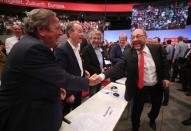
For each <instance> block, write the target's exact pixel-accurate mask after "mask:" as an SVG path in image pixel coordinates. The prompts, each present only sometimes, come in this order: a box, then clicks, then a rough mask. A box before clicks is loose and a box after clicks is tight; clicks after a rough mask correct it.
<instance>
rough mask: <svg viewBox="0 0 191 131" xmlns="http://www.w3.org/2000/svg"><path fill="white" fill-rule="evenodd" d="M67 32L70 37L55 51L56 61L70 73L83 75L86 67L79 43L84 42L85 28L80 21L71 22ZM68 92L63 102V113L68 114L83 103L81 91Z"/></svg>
mask: <svg viewBox="0 0 191 131" xmlns="http://www.w3.org/2000/svg"><path fill="white" fill-rule="evenodd" d="M66 34H67V37H68V40H67V42H66V43H64V44H61V45H59V46H58V47H57V48H56V49H55V51H54V54H55V57H56V61H57V62H58V63H59V64H60V65H61V67H62V68H63V69H64V70H66V71H67V72H68V73H70V74H73V75H75V76H80V77H83V76H84V69H83V64H82V60H81V57H80V54H79V47H80V46H79V44H80V43H81V42H82V38H83V28H82V26H81V25H80V24H79V23H74V22H73V23H69V24H68V25H67V27H66ZM78 86H81V85H78ZM67 94H68V95H67V98H66V100H65V101H64V103H63V104H64V108H63V115H66V114H68V113H69V112H70V111H71V110H73V109H75V108H76V107H78V106H79V105H80V104H81V94H82V92H81V91H71V90H67Z"/></svg>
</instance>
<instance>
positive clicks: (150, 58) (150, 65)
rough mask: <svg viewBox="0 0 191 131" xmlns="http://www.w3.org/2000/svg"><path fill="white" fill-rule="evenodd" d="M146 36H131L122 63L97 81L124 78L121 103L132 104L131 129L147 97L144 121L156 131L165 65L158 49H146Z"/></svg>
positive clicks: (136, 127)
mask: <svg viewBox="0 0 191 131" xmlns="http://www.w3.org/2000/svg"><path fill="white" fill-rule="evenodd" d="M146 38H147V35H146V32H145V31H144V30H141V29H136V30H134V31H133V32H132V36H131V41H132V48H129V49H127V50H126V51H125V52H124V54H123V57H122V59H121V60H120V61H119V62H118V63H117V64H116V65H114V66H113V67H111V68H110V69H109V70H108V71H106V72H105V73H104V74H100V75H98V76H97V79H100V80H103V79H105V78H108V77H111V76H115V74H123V72H124V71H125V72H127V74H126V76H125V77H127V80H126V83H125V85H126V91H125V99H126V100H133V110H132V116H131V118H132V127H133V131H138V130H139V125H140V116H141V113H142V110H143V106H144V103H145V101H146V100H147V97H150V100H151V104H152V108H151V111H150V113H149V114H148V117H149V118H150V123H149V125H150V127H151V128H152V129H154V130H156V124H155V120H156V118H157V116H158V114H159V111H160V107H161V103H162V98H163V91H164V89H163V88H167V87H168V84H169V80H168V79H169V74H168V62H167V60H166V56H165V54H166V53H165V52H164V50H163V48H162V47H161V46H160V45H146Z"/></svg>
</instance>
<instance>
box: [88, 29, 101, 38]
mask: <svg viewBox="0 0 191 131" xmlns="http://www.w3.org/2000/svg"><path fill="white" fill-rule="evenodd" d="M94 35H100V36H101V37H102V33H101V31H98V30H94V31H91V32H90V34H89V39H92V37H93V36H94Z"/></svg>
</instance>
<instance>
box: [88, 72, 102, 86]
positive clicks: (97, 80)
mask: <svg viewBox="0 0 191 131" xmlns="http://www.w3.org/2000/svg"><path fill="white" fill-rule="evenodd" d="M85 78H86V79H88V80H89V85H90V86H95V85H97V84H99V83H101V81H102V80H103V79H102V77H101V76H100V75H97V74H93V75H92V76H90V73H89V72H88V71H86V70H85Z"/></svg>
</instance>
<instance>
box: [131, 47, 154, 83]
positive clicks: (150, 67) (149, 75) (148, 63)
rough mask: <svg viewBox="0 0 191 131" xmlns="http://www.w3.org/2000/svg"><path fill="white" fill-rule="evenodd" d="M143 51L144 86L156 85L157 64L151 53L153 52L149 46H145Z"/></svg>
mask: <svg viewBox="0 0 191 131" xmlns="http://www.w3.org/2000/svg"><path fill="white" fill-rule="evenodd" d="M137 53H138V59H140V58H139V57H140V55H139V54H140V52H139V51H137ZM143 53H144V86H154V85H156V84H157V74H156V66H155V63H154V60H153V57H152V55H151V52H150V50H149V48H148V47H147V46H145V47H144V49H143ZM138 61H139V60H138ZM127 73H128V72H127Z"/></svg>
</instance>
